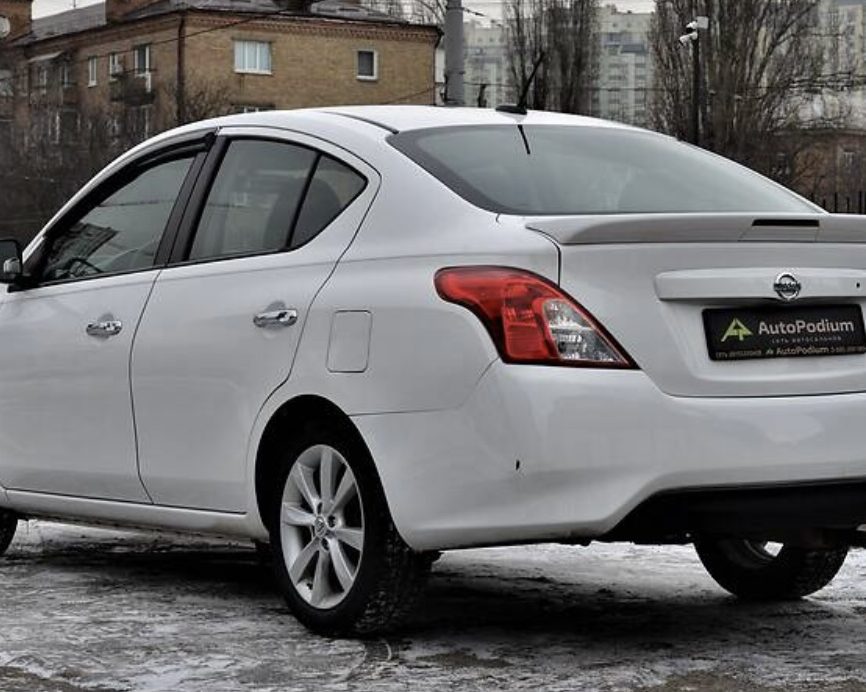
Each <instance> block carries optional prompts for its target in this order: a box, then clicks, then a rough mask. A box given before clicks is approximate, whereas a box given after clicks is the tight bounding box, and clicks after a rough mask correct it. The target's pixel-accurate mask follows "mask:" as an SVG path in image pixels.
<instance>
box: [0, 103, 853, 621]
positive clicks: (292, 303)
mask: <svg viewBox="0 0 866 692" xmlns="http://www.w3.org/2000/svg"><path fill="white" fill-rule="evenodd" d="M0 259H2V260H3V262H2V268H3V274H2V280H3V282H4V283H5V284H6V288H7V289H8V290H7V291H4V293H3V295H2V296H0V343H2V344H3V347H2V349H0V486H2V488H0V508H2V509H0V517H2V519H0V526H2V528H0V548H2V549H5V548H6V547H8V544H9V541H10V540H11V538H12V534H13V533H14V528H15V525H16V522H17V520H18V519H19V518H39V517H49V518H54V519H57V518H59V519H68V520H74V521H85V522H94V523H107V524H112V525H128V526H143V527H157V528H166V529H172V530H181V531H184V530H188V531H194V532H207V533H213V534H221V535H226V536H232V537H242V538H246V539H253V540H256V541H270V543H271V545H272V547H273V552H274V557H275V559H274V563H275V568H276V572H277V576H278V579H279V584H280V587H281V589H282V591H283V593H284V594H285V597H286V599H287V601H288V603H289V605H290V607H291V609H292V612H293V613H294V614H295V615H296V616H297V617H298V619H299V620H301V621H302V622H303V623H305V624H306V625H307V626H309V627H310V628H312V629H313V630H315V631H317V632H321V633H326V634H369V633H372V632H376V631H381V630H384V629H387V628H390V627H394V626H395V625H397V624H398V623H399V622H400V621H401V619H402V618H403V616H404V615H405V614H406V612H407V611H408V609H409V608H410V607H411V605H412V602H413V599H414V597H415V596H416V594H417V593H418V591H419V589H420V587H421V586H422V584H423V582H424V577H425V576H426V574H427V572H428V571H429V569H430V564H431V562H432V556H433V555H434V554H435V552H436V551H442V550H449V549H457V548H464V547H470V546H494V545H509V544H519V543H532V542H546V541H559V542H564V543H574V544H587V543H589V542H591V541H596V540H598V541H636V542H649V543H683V542H694V543H695V545H696V547H697V550H698V554H699V556H700V558H701V560H703V562H704V564H705V565H706V567H707V569H708V570H709V572H710V574H711V575H712V576H713V577H714V578H715V579H716V580H717V581H718V582H719V583H720V584H721V585H722V586H723V587H724V588H726V589H728V590H729V591H731V592H732V593H734V594H737V595H738V596H741V597H745V598H758V599H777V598H797V597H801V596H804V595H807V594H809V593H812V592H813V591H815V590H817V589H820V588H821V587H823V586H824V585H826V584H827V583H828V582H829V581H830V580H831V579H832V577H833V576H834V575H835V573H836V572H837V571H838V569H839V568H840V567H841V565H842V563H843V561H844V559H845V556H846V552H847V550H848V547H849V546H850V545H857V544H860V543H862V542H863V537H862V536H863V534H862V533H861V532H860V531H859V527H861V525H863V524H864V523H866V426H864V425H863V424H862V420H863V419H864V418H866V355H864V354H866V333H864V326H863V315H862V307H863V303H864V293H866V269H864V267H866V223H864V221H863V220H862V219H860V218H854V217H844V216H834V215H830V214H826V213H824V212H823V211H822V210H820V209H819V208H817V207H815V206H814V205H812V204H811V203H809V202H807V201H805V200H804V199H802V198H800V197H798V196H797V195H795V194H794V193H792V192H790V191H788V190H786V189H784V188H782V187H780V186H778V185H776V184H775V183H773V182H771V181H769V180H767V179H765V178H763V177H761V176H759V175H757V174H755V173H753V172H751V171H749V170H746V169H744V168H742V167H740V166H738V165H736V164H734V163H732V162H730V161H727V160H725V159H722V158H719V157H717V156H714V155H712V154H709V153H706V152H704V151H701V150H699V149H696V148H694V147H691V146H688V145H686V144H682V143H680V142H677V141H675V140H673V139H671V138H668V137H664V136H661V135H658V134H654V133H650V132H646V131H642V130H638V129H635V128H631V127H626V126H622V125H616V124H613V123H608V122H603V121H598V120H593V119H588V118H581V117H575V116H568V115H560V114H548V113H536V112H531V113H528V114H521V113H515V112H497V111H492V110H490V111H486V110H476V109H471V110H470V109H436V108H425V107H352V108H326V109H318V110H306V111H294V112H267V113H254V114H247V115H238V116H231V117H227V118H221V119H217V120H210V121H206V122H201V123H196V124H193V125H188V126H185V127H183V128H180V129H177V130H173V131H170V132H167V133H165V134H162V135H160V136H158V137H156V138H154V139H152V140H150V141H148V142H146V143H144V144H142V145H141V146H138V147H137V148H135V149H134V150H132V151H130V152H129V153H127V154H126V155H124V156H123V157H121V158H120V159H118V160H117V161H116V162H114V163H113V164H111V165H110V166H109V167H108V168H106V169H105V170H104V171H103V172H101V173H100V174H99V175H98V176H97V177H96V178H95V179H94V180H93V181H92V182H90V183H89V184H88V185H87V186H86V187H85V188H84V189H83V190H82V191H81V192H80V193H79V194H77V195H76V196H75V197H74V198H73V199H72V200H71V201H70V202H69V203H68V204H67V205H66V206H65V207H64V208H63V209H62V210H61V211H60V212H59V213H58V214H57V215H56V216H55V217H54V218H53V219H52V220H51V221H50V222H49V223H48V225H47V226H46V227H45V229H44V230H43V231H42V232H41V233H40V234H39V235H38V236H37V237H36V239H35V240H34V241H33V242H32V243H31V244H30V245H29V246H28V248H27V249H26V250H25V251H24V252H23V255H22V253H21V252H20V251H19V249H18V248H17V245H16V244H15V243H14V242H11V241H6V242H3V243H0ZM0 552H2V551H0Z"/></svg>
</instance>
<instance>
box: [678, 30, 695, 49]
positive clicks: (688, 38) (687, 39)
mask: <svg viewBox="0 0 866 692" xmlns="http://www.w3.org/2000/svg"><path fill="white" fill-rule="evenodd" d="M697 38H698V32H697V31H693V32H691V33H690V34H683V35H682V36H680V38H679V41H680V43H681V44H682V45H684V46H687V45H689V44H690V43H691V42H692V41H694V40H696V39H697Z"/></svg>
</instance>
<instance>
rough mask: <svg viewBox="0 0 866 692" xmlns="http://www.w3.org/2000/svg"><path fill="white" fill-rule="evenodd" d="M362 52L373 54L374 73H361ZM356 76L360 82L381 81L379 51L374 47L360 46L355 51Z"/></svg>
mask: <svg viewBox="0 0 866 692" xmlns="http://www.w3.org/2000/svg"><path fill="white" fill-rule="evenodd" d="M361 53H372V54H373V74H372V75H362V74H361ZM355 78H356V79H357V80H358V81H360V82H378V81H379V51H377V50H376V49H374V48H359V49H358V50H356V51H355Z"/></svg>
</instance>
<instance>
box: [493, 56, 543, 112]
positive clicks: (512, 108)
mask: <svg viewBox="0 0 866 692" xmlns="http://www.w3.org/2000/svg"><path fill="white" fill-rule="evenodd" d="M542 62H544V51H541V53H539V54H538V58H537V59H536V61H535V65H533V66H532V72H531V73H530V74H529V79H527V80H526V83H525V84H524V85H523V92H522V93H521V94H520V100H519V101H518V102H517V105H514V104H512V103H503V104H502V105H501V106H496V110H498V111H499V112H500V113H514V114H516V115H526V101H527V100H528V98H529V87H530V86H532V81H533V80H534V79H535V73H536V72H538V68H539V67H541V63H542Z"/></svg>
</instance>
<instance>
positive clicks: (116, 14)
mask: <svg viewBox="0 0 866 692" xmlns="http://www.w3.org/2000/svg"><path fill="white" fill-rule="evenodd" d="M3 1H4V0H0V3H2V2H3ZM153 2H155V0H105V19H106V21H107V22H108V23H109V24H114V23H115V22H121V21H123V18H124V17H125V16H126V15H128V14H129V13H130V12H134V11H135V10H138V9H141V8H142V7H146V6H147V5H150V4H151V3H153Z"/></svg>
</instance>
